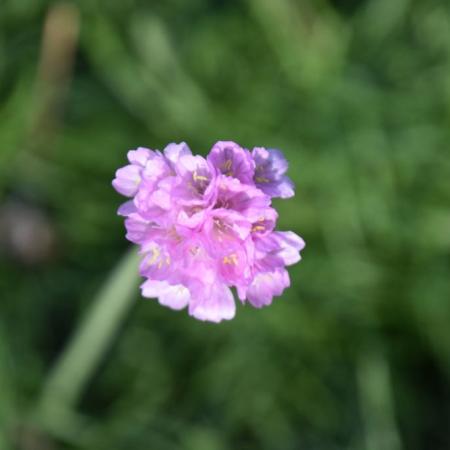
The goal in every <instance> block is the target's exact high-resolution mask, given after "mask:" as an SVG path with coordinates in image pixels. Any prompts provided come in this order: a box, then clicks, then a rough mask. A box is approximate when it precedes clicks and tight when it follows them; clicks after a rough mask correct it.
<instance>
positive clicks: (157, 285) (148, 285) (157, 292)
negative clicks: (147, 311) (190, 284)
mask: <svg viewBox="0 0 450 450" xmlns="http://www.w3.org/2000/svg"><path fill="white" fill-rule="evenodd" d="M141 290H142V295H143V296H144V297H149V298H158V301H159V303H160V304H161V305H163V306H168V307H169V308H172V309H176V310H180V309H183V308H185V307H186V306H187V305H188V304H189V300H190V298H191V294H190V292H189V290H188V289H187V288H186V287H185V286H183V285H182V284H177V285H170V284H169V283H167V282H166V281H157V280H147V281H145V282H144V283H143V284H142V285H141Z"/></svg>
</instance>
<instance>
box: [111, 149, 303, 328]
mask: <svg viewBox="0 0 450 450" xmlns="http://www.w3.org/2000/svg"><path fill="white" fill-rule="evenodd" d="M128 160H129V162H130V164H129V165H127V166H125V167H123V168H120V169H119V170H117V172H116V177H115V179H114V180H113V183H112V184H113V186H114V188H115V189H116V190H117V191H118V192H119V193H121V194H122V195H125V196H127V197H131V199H130V200H129V201H127V202H125V203H124V204H123V205H122V206H121V207H120V208H119V214H120V215H122V216H125V227H126V230H127V235H126V237H127V239H129V240H130V241H131V242H134V243H135V244H137V245H138V246H139V249H140V253H141V254H142V260H141V265H140V273H141V275H142V276H143V277H144V278H146V281H145V282H144V283H143V284H142V286H141V289H142V295H143V296H144V297H151V298H158V300H159V302H160V304H162V305H164V306H168V307H169V308H172V309H183V308H185V307H188V311H189V314H190V315H192V316H193V317H195V318H197V319H200V320H208V321H212V322H220V321H221V320H223V319H231V318H233V317H234V315H235V310H236V306H235V301H234V298H233V294H232V292H231V290H230V288H232V287H234V288H236V290H237V294H238V297H239V299H240V300H241V301H242V302H243V303H246V302H248V303H250V304H251V305H253V306H254V307H256V308H260V307H262V306H266V305H269V304H271V302H272V299H273V297H275V296H279V295H281V294H282V292H283V291H284V289H285V288H286V287H288V286H289V284H290V280H289V274H288V272H287V270H286V266H288V265H291V264H295V263H296V262H298V261H299V260H300V253H299V252H300V251H301V250H302V249H303V247H304V245H305V244H304V242H303V240H302V239H301V238H300V237H299V236H297V235H296V234H295V233H294V232H292V231H287V232H280V231H274V229H275V226H276V221H277V218H278V214H277V212H276V211H275V210H274V209H273V208H272V207H271V198H272V197H282V198H287V197H291V196H292V195H294V191H293V184H292V182H291V180H290V179H289V178H288V177H287V176H286V175H285V173H286V171H287V166H288V164H287V161H286V159H285V158H284V157H283V155H282V153H281V152H280V151H279V150H266V149H264V148H262V147H256V148H254V149H253V151H252V152H250V151H249V150H247V149H244V148H242V147H240V146H239V145H238V144H236V143H234V142H225V141H220V142H217V143H216V144H215V145H214V146H213V148H212V149H211V151H210V153H209V155H208V156H207V158H206V159H205V158H203V157H201V156H194V155H192V153H191V151H190V149H189V147H188V146H187V145H186V144H185V143H181V144H169V145H168V146H167V147H166V148H165V149H164V150H163V152H160V151H153V150H149V149H145V148H138V149H137V150H132V151H130V152H128Z"/></svg>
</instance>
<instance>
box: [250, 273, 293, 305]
mask: <svg viewBox="0 0 450 450" xmlns="http://www.w3.org/2000/svg"><path fill="white" fill-rule="evenodd" d="M289 285H290V280H289V274H288V273H287V271H286V270H285V269H276V270H274V271H272V272H261V273H258V274H257V275H256V276H255V278H254V280H253V282H252V284H251V285H250V286H249V287H248V288H247V292H246V297H247V299H248V301H249V302H250V303H251V304H252V305H253V306H254V307H255V308H261V307H263V306H267V305H270V304H271V303H272V299H273V297H274V296H278V295H281V293H282V292H283V291H284V289H285V288H287V287H289Z"/></svg>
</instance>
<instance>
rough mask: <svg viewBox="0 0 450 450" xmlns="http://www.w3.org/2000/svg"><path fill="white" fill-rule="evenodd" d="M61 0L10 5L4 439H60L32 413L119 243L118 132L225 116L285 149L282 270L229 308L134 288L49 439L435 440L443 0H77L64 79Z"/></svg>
mask: <svg viewBox="0 0 450 450" xmlns="http://www.w3.org/2000/svg"><path fill="white" fill-rule="evenodd" d="M52 5H54V2H47V1H44V0H33V1H31V0H20V1H17V0H14V1H13V0H3V2H2V3H1V6H0V147H1V151H0V252H1V255H0V268H1V271H0V292H1V294H2V295H1V299H2V302H1V303H0V332H1V336H2V339H1V348H0V383H1V392H2V393H1V398H0V420H1V422H2V423H1V424H0V445H3V442H2V441H1V439H3V441H4V442H5V444H4V446H5V447H6V445H7V444H6V442H7V441H8V442H16V443H18V444H17V446H19V447H22V448H26V449H29V448H36V446H37V445H38V444H39V442H41V444H42V442H44V443H45V446H49V445H51V444H50V443H49V442H48V440H47V439H46V438H45V439H44V438H42V437H39V435H38V434H36V435H35V434H33V433H31V432H30V431H27V429H28V428H27V427H29V426H30V425H28V422H27V420H28V413H29V411H31V410H32V409H33V407H34V404H35V402H36V401H37V399H38V398H39V396H40V395H41V390H42V387H43V386H44V384H45V382H46V380H47V377H48V374H49V373H50V370H51V367H52V365H53V364H54V363H55V362H56V360H57V359H58V357H59V355H60V354H61V351H62V349H63V348H64V345H65V344H67V342H68V340H69V337H70V336H71V335H72V333H73V332H74V330H75V327H76V324H77V323H78V322H79V319H80V318H81V317H83V316H84V315H85V313H86V311H88V310H89V309H88V308H89V305H90V304H91V299H92V298H93V297H94V294H95V292H97V290H98V288H99V286H101V284H102V282H103V280H104V279H105V276H106V274H107V273H108V271H109V270H110V269H111V268H112V267H113V266H115V264H116V262H117V261H118V260H119V258H120V257H121V255H122V254H123V252H124V251H125V249H126V245H127V244H126V242H125V240H124V238H123V235H124V233H123V225H122V222H121V220H120V218H118V217H116V215H115V211H116V208H117V206H118V204H119V202H120V201H121V200H120V199H119V197H118V196H117V195H116V194H115V193H114V192H113V191H112V189H111V187H110V181H111V178H112V176H113V173H114V171H115V169H116V168H117V167H118V166H119V165H122V164H124V162H125V152H126V150H128V149H130V148H135V147H137V146H140V145H145V146H148V147H152V148H162V147H163V146H164V145H165V144H166V143H168V142H171V141H181V140H185V141H186V142H188V144H189V145H190V146H191V148H192V149H193V150H194V151H195V152H196V153H203V154H204V153H206V152H207V151H208V149H209V147H210V146H211V145H212V143H213V142H215V141H216V140H218V139H233V140H236V141H238V142H240V143H241V144H242V145H244V146H247V147H252V146H255V145H264V146H267V147H277V148H281V149H282V150H283V151H284V152H285V153H286V155H287V157H288V158H289V160H290V175H291V176H292V177H293V179H294V181H295V182H296V185H297V195H296V197H295V198H294V199H292V200H289V201H286V202H277V203H276V206H277V208H278V209H279V211H280V225H279V227H280V229H293V230H294V231H296V232H297V233H299V234H300V235H302V236H303V237H304V238H305V240H306V242H307V247H306V250H305V252H304V260H303V261H302V262H301V263H300V264H299V265H297V266H295V267H293V268H292V269H291V271H290V273H291V278H292V287H291V288H290V289H289V290H288V291H287V292H286V294H285V295H284V296H283V298H280V299H277V300H276V301H275V302H274V304H273V305H272V306H271V307H270V308H267V309H264V310H261V311H256V310H252V309H251V308H249V307H239V308H238V314H237V318H236V319H235V320H233V321H232V322H230V323H226V324H221V325H220V326H213V325H208V324H203V323H198V322H196V321H194V320H193V319H190V318H188V317H187V314H185V313H174V312H172V311H168V310H166V309H164V308H162V307H160V306H159V305H157V304H156V302H153V301H139V302H138V304H137V306H136V308H135V309H134V310H133V312H132V314H131V317H129V318H128V320H127V322H126V325H125V326H124V328H123V330H122V332H123V334H122V336H121V338H120V339H119V340H118V341H117V343H116V344H115V345H114V347H113V348H112V349H111V350H110V351H108V352H106V353H105V354H104V355H103V359H104V363H103V365H102V367H100V368H99V369H98V370H97V372H96V373H95V374H94V376H93V377H92V380H91V382H90V384H89V386H88V390H87V391H86V392H85V394H84V395H82V396H81V398H79V399H78V401H77V402H76V404H75V410H74V413H75V414H79V415H80V416H82V418H83V420H82V421H81V422H80V424H81V425H80V426H81V428H80V431H79V433H77V436H76V437H75V438H70V437H63V438H62V437H59V438H56V440H55V442H54V446H55V447H56V448H74V449H80V450H82V449H92V448H95V449H99V450H101V449H106V448H114V449H125V448H133V449H137V450H140V449H147V448H157V449H162V450H164V449H170V450H173V449H195V450H203V449H205V450H206V449H207V450H211V449H212V450H214V449H218V450H222V449H228V448H233V449H234V448H239V449H263V450H264V449H267V450H269V449H270V450H272V449H275V450H285V449H286V450H290V449H298V448H304V449H314V450H316V449H327V450H328V449H355V450H359V449H361V448H365V449H367V450H371V449H372V448H383V449H393V450H394V449H395V450H397V449H399V448H402V449H413V450H415V449H417V450H419V449H420V450H422V449H428V448H432V449H433V450H434V449H436V450H439V449H446V448H448V447H449V446H450V443H449V437H448V417H449V416H450V406H449V405H450V401H449V397H450V396H449V387H448V386H449V384H448V381H449V375H450V332H449V319H450V303H449V301H448V299H449V298H450V282H449V280H450V277H449V269H450V267H449V266H450V258H449V253H450V238H449V229H450V209H449V204H450V202H449V201H450V182H449V180H450V158H449V142H450V140H449V138H450V129H449V119H450V114H449V112H450V108H449V106H450V78H449V75H448V74H449V73H450V70H449V69H450V59H449V53H450V7H449V4H448V2H446V1H445V0H429V1H427V2H422V1H419V0H398V1H390V0H361V1H357V0H352V1H342V0H341V1H339V0H334V1H327V0H320V1H312V0H310V1H308V0H303V1H293V0H261V1H257V0H248V1H233V2H224V1H219V0H215V1H213V0H209V1H207V0H192V1H190V2H181V1H179V0H170V1H164V2H162V1H161V2H147V3H146V2H140V1H137V0H126V1H123V2H106V1H101V0H99V1H96V2H91V1H80V2H77V3H76V5H77V6H76V8H77V9H78V13H79V21H80V22H79V24H80V35H79V40H78V41H77V42H75V43H74V45H76V54H75V55H74V66H73V69H72V73H70V72H67V73H65V75H64V76H63V77H62V78H56V81H54V80H53V81H52V82H51V83H50V87H51V86H54V85H55V83H56V84H58V83H63V84H64V85H65V90H62V91H58V92H59V93H60V94H58V96H57V98H56V101H55V98H54V97H50V100H48V98H49V97H44V100H42V98H43V97H42V96H41V97H40V89H42V87H39V86H42V84H41V85H39V77H42V70H41V71H39V70H38V67H39V64H40V63H42V55H43V52H42V48H41V44H42V36H43V30H44V23H45V20H46V18H48V17H49V15H48V11H50V10H52V11H54V9H53V8H54V7H53V6H52ZM66 27H67V24H66V26H65V27H63V28H58V27H57V28H56V32H58V30H59V32H62V35H63V36H64V33H63V31H64V29H66ZM59 58H60V59H61V61H62V62H67V58H70V52H69V53H67V52H66V53H64V52H62V53H61V54H59ZM58 61H59V60H58ZM67 67H70V64H68V65H67ZM49 69H50V70H51V67H50V68H49ZM50 73H52V72H50ZM53 73H56V72H53ZM46 98H47V100H45V99H46ZM52 99H53V100H52ZM43 101H44V103H45V102H48V103H46V104H45V105H44V106H47V108H45V107H44V110H45V111H47V113H46V114H50V118H51V120H45V121H44V123H43V125H42V127H37V129H36V128H33V126H35V125H33V124H36V114H38V115H39V114H42V113H40V112H39V111H42V103H41V108H40V107H39V104H40V103H39V102H43ZM49 122H51V123H53V124H54V126H53V127H51V129H50V132H49V131H48V129H47V127H46V125H48V124H49ZM37 123H39V122H37ZM18 211H19V212H20V213H18ZM24 222H26V224H27V225H28V226H26V227H25V224H24ZM24 229H25V230H28V231H27V232H26V233H25V234H24V232H23V231H21V230H24ZM30 230H31V231H30ZM44 238H45V239H44ZM18 243H19V244H18ZM38 244H40V245H38ZM136 294H137V293H136ZM92 345H95V342H93V343H92ZM5 386H6V387H5ZM8 386H9V387H8ZM18 430H19V431H18ZM20 430H23V431H20ZM21 435H26V436H29V435H31V437H28V438H27V439H23V438H21ZM11 445H12V444H11ZM33 445H34V447H33ZM42 445H44V444H42ZM2 448H3V447H2ZM44 448H45V447H44ZM49 448H50V447H49Z"/></svg>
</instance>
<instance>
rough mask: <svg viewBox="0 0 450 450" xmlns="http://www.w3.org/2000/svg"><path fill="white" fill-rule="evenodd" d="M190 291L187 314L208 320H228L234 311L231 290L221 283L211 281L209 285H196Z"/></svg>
mask: <svg viewBox="0 0 450 450" xmlns="http://www.w3.org/2000/svg"><path fill="white" fill-rule="evenodd" d="M195 291H196V292H195V294H194V293H192V301H191V303H190V304H189V314H190V315H191V316H193V317H195V318H196V319H199V320H206V321H209V322H220V321H222V320H223V319H226V320H230V319H232V318H233V317H234V315H235V313H236V304H235V303H234V298H233V294H232V293H231V290H230V289H229V288H228V287H227V286H226V285H225V284H223V283H219V282H216V283H213V284H211V285H209V286H207V285H203V286H198V287H197V288H196V289H195Z"/></svg>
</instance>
